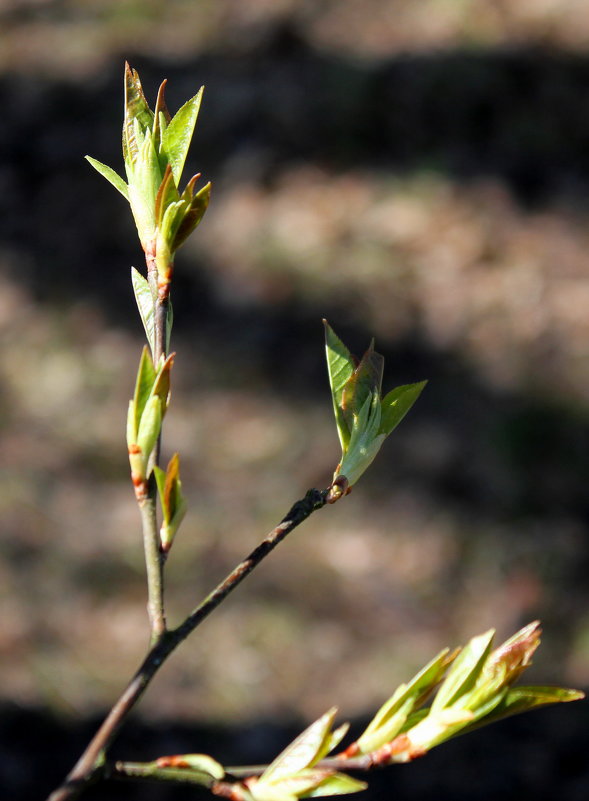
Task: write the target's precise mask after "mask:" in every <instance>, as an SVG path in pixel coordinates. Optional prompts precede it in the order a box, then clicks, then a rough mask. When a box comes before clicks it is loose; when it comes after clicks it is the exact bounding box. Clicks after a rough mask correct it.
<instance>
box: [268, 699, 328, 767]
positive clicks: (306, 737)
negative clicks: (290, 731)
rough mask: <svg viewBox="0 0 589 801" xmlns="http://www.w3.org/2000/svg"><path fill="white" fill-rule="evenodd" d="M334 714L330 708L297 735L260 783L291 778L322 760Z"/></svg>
mask: <svg viewBox="0 0 589 801" xmlns="http://www.w3.org/2000/svg"><path fill="white" fill-rule="evenodd" d="M336 714H337V709H336V707H332V708H331V709H330V710H329V711H328V712H326V713H325V714H324V715H322V716H321V717H320V718H319V719H318V720H316V721H315V722H314V723H312V724H311V725H310V726H309V727H308V728H306V729H305V731H304V732H302V734H299V736H298V737H297V738H296V740H293V742H292V743H291V744H290V745H289V746H287V747H286V748H285V749H284V751H282V752H281V753H280V754H279V755H278V756H277V757H276V759H275V760H274V761H273V762H272V763H271V764H270V765H269V766H268V767H267V768H266V770H265V771H264V773H263V774H262V776H261V777H260V781H262V780H265V781H276V779H279V778H283V777H284V776H292V775H293V774H295V773H298V772H299V771H300V770H302V769H303V768H308V767H310V766H311V765H314V764H315V762H318V761H319V760H320V759H322V758H323V756H325V753H326V752H325V746H326V744H328V743H329V742H330V741H331V739H330V731H331V726H332V725H333V721H334V719H335V716H336Z"/></svg>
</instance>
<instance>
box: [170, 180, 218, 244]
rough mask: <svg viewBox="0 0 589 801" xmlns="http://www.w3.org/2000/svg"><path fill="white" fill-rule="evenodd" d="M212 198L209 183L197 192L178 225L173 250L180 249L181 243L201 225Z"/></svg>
mask: <svg viewBox="0 0 589 801" xmlns="http://www.w3.org/2000/svg"><path fill="white" fill-rule="evenodd" d="M210 198H211V184H210V183H208V184H206V185H205V186H203V188H202V189H201V190H200V191H199V192H197V193H196V195H195V196H194V197H193V198H192V200H191V202H190V207H189V209H188V211H186V212H185V213H184V216H183V218H182V221H181V223H180V225H179V226H178V230H177V231H176V234H175V236H174V241H173V244H172V248H173V250H178V248H179V247H180V245H182V244H184V242H185V241H186V240H187V239H188V237H189V236H190V234H191V233H192V232H193V231H194V229H195V228H196V227H197V225H199V223H200V221H201V220H202V218H203V217H204V214H205V212H206V210H207V208H208V206H209V201H210Z"/></svg>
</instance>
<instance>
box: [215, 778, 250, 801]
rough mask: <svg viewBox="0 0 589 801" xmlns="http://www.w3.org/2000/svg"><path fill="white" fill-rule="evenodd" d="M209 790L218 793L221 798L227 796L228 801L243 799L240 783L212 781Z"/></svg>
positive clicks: (242, 789) (242, 788) (242, 800)
mask: <svg viewBox="0 0 589 801" xmlns="http://www.w3.org/2000/svg"><path fill="white" fill-rule="evenodd" d="M210 790H211V793H213V795H218V796H220V797H221V798H228V799H229V801H245V793H244V787H243V785H241V784H229V783H228V782H214V783H213V784H212V785H211V787H210Z"/></svg>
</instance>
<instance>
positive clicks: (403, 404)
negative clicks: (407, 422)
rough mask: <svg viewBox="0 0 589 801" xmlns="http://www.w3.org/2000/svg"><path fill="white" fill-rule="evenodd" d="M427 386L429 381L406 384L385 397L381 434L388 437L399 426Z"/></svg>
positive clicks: (382, 405) (382, 406)
mask: <svg viewBox="0 0 589 801" xmlns="http://www.w3.org/2000/svg"><path fill="white" fill-rule="evenodd" d="M426 384H427V381H420V382H419V383H417V384H405V385H404V386H402V387H396V388H395V389H392V390H391V391H390V392H388V393H387V394H386V395H385V396H384V398H383V400H382V404H381V408H382V415H381V420H380V431H381V433H383V434H387V435H388V434H390V433H391V431H393V429H395V428H396V427H397V426H398V425H399V423H400V422H401V420H402V419H403V418H404V417H405V415H406V414H407V412H408V411H409V409H410V408H411V407H412V406H413V404H414V403H415V401H416V400H417V398H418V397H419V396H420V395H421V392H422V391H423V388H424V387H425V385H426Z"/></svg>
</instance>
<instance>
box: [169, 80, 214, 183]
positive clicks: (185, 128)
mask: <svg viewBox="0 0 589 801" xmlns="http://www.w3.org/2000/svg"><path fill="white" fill-rule="evenodd" d="M203 88H204V87H201V89H200V90H199V92H198V94H196V95H195V96H194V97H193V98H191V99H190V100H188V101H187V102H186V103H185V104H184V105H183V106H182V108H181V109H179V111H178V112H177V113H176V114H175V116H174V117H173V119H172V120H170V122H169V123H168V127H167V128H166V130H165V131H164V133H163V136H162V151H163V152H164V153H165V154H166V156H167V158H168V163H169V164H170V166H171V167H172V172H173V173H174V180H175V181H176V186H178V184H179V183H180V177H181V175H182V170H183V169H184V162H185V161H186V155H187V153H188V148H189V147H190V142H191V140H192V134H193V133H194V126H195V125H196V118H197V117H198V111H199V108H200V102H201V99H202V93H203Z"/></svg>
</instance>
